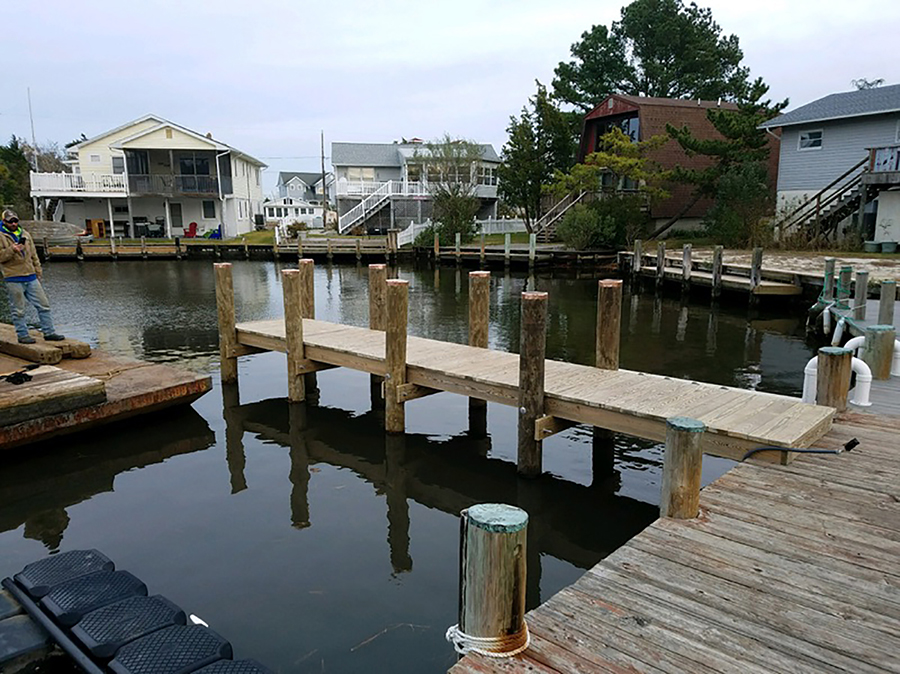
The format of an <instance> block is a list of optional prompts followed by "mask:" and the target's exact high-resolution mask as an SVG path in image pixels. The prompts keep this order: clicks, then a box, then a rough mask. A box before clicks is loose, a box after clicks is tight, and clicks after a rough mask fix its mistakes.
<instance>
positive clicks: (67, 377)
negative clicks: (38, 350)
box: [0, 365, 106, 426]
mask: <svg viewBox="0 0 900 674" xmlns="http://www.w3.org/2000/svg"><path fill="white" fill-rule="evenodd" d="M28 374H29V376H31V381H26V382H23V383H22V384H12V383H9V382H7V381H0V426H6V425H9V424H16V423H19V422H21V421H27V420H29V419H35V418H38V417H42V416H45V415H50V414H58V413H60V412H68V411H70V410H75V409H78V408H80V407H86V406H88V405H97V404H99V403H102V402H104V401H105V400H106V387H105V386H104V384H103V382H102V381H100V380H99V379H94V378H92V377H87V376H85V375H83V374H78V373H77V372H67V371H66V370H62V369H60V368H58V367H53V366H52V365H41V366H40V367H38V368H36V369H34V370H30V371H29V372H28Z"/></svg>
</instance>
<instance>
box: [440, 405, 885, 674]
mask: <svg viewBox="0 0 900 674" xmlns="http://www.w3.org/2000/svg"><path fill="white" fill-rule="evenodd" d="M898 431H900V418H897V417H878V416H871V415H862V414H850V413H847V414H844V415H841V417H840V418H839V419H838V420H837V422H836V423H835V425H834V427H833V428H832V429H831V431H830V432H829V433H828V434H827V435H826V436H825V437H824V438H822V439H821V440H820V441H819V442H816V443H814V446H815V447H818V448H822V449H839V448H841V447H842V446H843V445H844V443H846V442H847V441H849V440H851V439H852V438H857V439H858V440H859V441H860V444H859V446H858V447H856V448H855V449H853V450H852V451H851V452H844V453H842V454H839V455H825V454H823V455H815V454H810V455H802V456H800V457H799V458H798V459H797V460H796V461H794V462H793V463H792V464H791V465H790V466H777V465H773V464H771V463H769V464H761V463H757V462H755V461H754V462H752V463H743V464H740V465H738V466H737V467H735V468H733V469H732V470H731V471H729V472H728V473H727V474H726V475H724V476H723V477H722V478H720V479H719V480H717V481H716V482H714V483H713V484H711V485H709V486H708V487H706V488H705V489H704V490H703V491H702V492H701V493H700V514H699V517H697V518H695V519H669V518H662V519H659V520H657V521H656V522H655V523H653V524H651V525H650V526H649V527H647V528H646V529H645V530H644V531H643V532H642V533H640V534H639V535H638V536H636V537H635V538H633V539H632V540H631V541H629V542H628V543H627V544H625V545H624V546H623V547H621V548H620V549H618V550H617V551H616V552H614V553H612V554H611V555H609V556H608V557H607V558H606V559H604V560H603V561H601V562H600V563H599V564H597V565H596V566H595V567H594V568H592V569H591V570H590V571H588V572H587V573H586V574H585V575H584V576H583V577H582V578H581V579H580V580H578V581H577V582H576V583H574V584H573V585H571V586H570V587H567V588H566V589H564V590H562V591H561V592H559V593H558V594H556V595H555V596H553V597H552V598H551V599H550V600H548V601H547V602H546V603H544V604H542V605H541V606H540V607H538V608H537V609H535V610H533V611H531V612H530V613H528V614H527V616H526V621H527V624H528V627H529V631H530V634H531V645H530V646H529V648H528V649H527V650H526V651H525V652H524V653H522V654H520V655H517V656H515V657H514V658H511V659H506V660H498V659H494V658H488V657H484V656H479V655H469V656H467V657H466V658H464V659H463V660H461V661H460V662H459V663H458V664H457V665H456V666H455V667H453V668H452V669H451V670H450V672H451V673H452V674H476V673H477V674H488V673H490V672H513V671H516V672H519V671H527V672H535V673H541V674H569V673H571V672H647V673H651V672H652V673H654V674H655V673H658V672H670V673H672V674H675V673H681V672H734V673H735V674H745V673H748V672H760V673H762V672H792V673H793V672H805V673H808V674H820V673H822V672H835V673H837V672H854V673H862V672H897V671H900V659H898V657H897V654H898V653H900V561H898V560H900V499H898V497H900V491H898V487H900V461H898V452H897V444H896V435H897V433H898Z"/></svg>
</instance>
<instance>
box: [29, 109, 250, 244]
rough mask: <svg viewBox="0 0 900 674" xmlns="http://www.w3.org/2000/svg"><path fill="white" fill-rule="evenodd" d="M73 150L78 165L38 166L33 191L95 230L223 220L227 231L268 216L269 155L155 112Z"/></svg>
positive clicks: (122, 231) (158, 232)
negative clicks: (265, 176) (264, 157)
mask: <svg viewBox="0 0 900 674" xmlns="http://www.w3.org/2000/svg"><path fill="white" fill-rule="evenodd" d="M69 153H70V155H71V156H72V159H71V161H70V162H69V163H70V165H71V166H72V173H32V174H31V196H32V197H33V198H34V199H35V200H37V201H39V202H42V203H43V204H44V205H45V206H46V205H49V204H50V203H51V202H54V203H56V204H57V207H56V208H54V209H53V212H54V218H56V219H62V220H65V221H66V222H70V223H73V224H83V225H84V226H85V228H86V229H88V230H89V231H92V232H93V233H94V234H99V233H100V232H101V230H102V233H103V235H105V236H110V235H111V234H113V233H114V234H115V235H116V236H125V237H139V236H149V237H174V236H190V235H191V234H193V233H196V234H202V233H204V232H206V231H209V230H214V229H217V228H219V227H220V226H221V232H222V236H223V237H224V238H228V237H233V236H236V235H238V234H241V233H244V232H249V231H251V230H252V229H253V226H254V221H255V220H257V219H259V218H261V217H262V213H263V211H262V201H263V194H262V179H261V176H260V171H261V170H262V169H263V168H264V167H265V164H264V163H263V162H261V161H259V160H258V159H255V158H254V157H252V156H250V155H248V154H247V153H245V152H241V151H240V150H237V149H235V148H233V147H231V146H229V145H226V144H225V143H222V142H220V141H218V140H216V139H215V138H213V137H212V134H201V133H197V132H196V131H192V130H190V129H187V128H185V127H183V126H179V125H178V124H175V123H174V122H170V121H168V120H166V119H163V118H162V117H157V116H156V115H146V116H144V117H141V118H140V119H137V120H135V121H133V122H129V123H128V124H124V125H123V126H120V127H118V128H115V129H112V130H110V131H106V132H105V133H101V134H100V135H97V136H94V137H93V138H89V139H87V140H85V141H82V142H81V143H78V144H77V145H74V146H73V147H71V148H69ZM44 210H45V211H46V210H47V209H46V208H45V209H44ZM257 216H259V218H257Z"/></svg>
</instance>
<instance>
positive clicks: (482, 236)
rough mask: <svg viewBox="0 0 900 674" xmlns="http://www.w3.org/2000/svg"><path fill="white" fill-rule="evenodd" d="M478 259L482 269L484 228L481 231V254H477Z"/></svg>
mask: <svg viewBox="0 0 900 674" xmlns="http://www.w3.org/2000/svg"><path fill="white" fill-rule="evenodd" d="M478 259H479V261H480V264H481V266H482V267H483V266H484V227H483V226H482V229H481V253H480V254H479V257H478Z"/></svg>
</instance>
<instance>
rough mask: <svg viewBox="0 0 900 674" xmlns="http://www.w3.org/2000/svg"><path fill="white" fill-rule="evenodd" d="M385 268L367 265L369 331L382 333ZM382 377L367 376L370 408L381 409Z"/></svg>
mask: <svg viewBox="0 0 900 674" xmlns="http://www.w3.org/2000/svg"><path fill="white" fill-rule="evenodd" d="M386 284H387V266H385V265H383V264H370V265H369V329H370V330H381V331H382V332H384V330H385V325H386V323H387V317H386V299H385V293H386V292H387V285H386ZM383 381H384V377H381V376H379V375H377V374H372V375H369V396H370V398H371V401H372V408H373V409H374V408H376V407H377V408H383V407H384V397H383V396H382V394H381V383H382V382H383Z"/></svg>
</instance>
